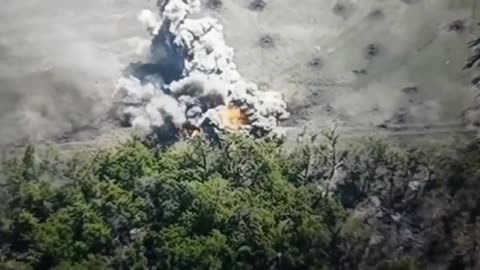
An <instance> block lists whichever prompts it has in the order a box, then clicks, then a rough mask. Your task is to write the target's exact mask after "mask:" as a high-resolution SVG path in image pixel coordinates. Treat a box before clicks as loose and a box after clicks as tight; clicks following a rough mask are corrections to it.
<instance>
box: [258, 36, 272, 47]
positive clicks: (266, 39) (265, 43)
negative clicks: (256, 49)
mask: <svg viewBox="0 0 480 270" xmlns="http://www.w3.org/2000/svg"><path fill="white" fill-rule="evenodd" d="M274 45H275V44H274V43H273V38H272V36H271V35H269V34H265V35H263V36H261V37H260V47H262V48H264V49H269V48H272V47H274Z"/></svg>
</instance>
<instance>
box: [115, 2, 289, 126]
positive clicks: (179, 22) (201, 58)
mask: <svg viewBox="0 0 480 270" xmlns="http://www.w3.org/2000/svg"><path fill="white" fill-rule="evenodd" d="M200 6H201V5H200V1H199V0H187V1H182V0H170V1H167V2H165V3H164V5H163V7H162V9H161V16H160V18H158V17H157V16H156V15H155V13H154V12H152V11H150V10H144V11H142V12H141V14H140V15H139V20H140V21H141V22H142V23H143V24H144V25H145V27H146V28H147V30H148V31H149V32H150V34H151V35H152V37H153V38H152V43H151V46H150V62H149V63H141V64H135V65H132V68H131V69H130V71H131V72H130V73H129V74H128V75H126V76H124V77H123V78H121V79H120V80H119V81H118V85H117V89H118V92H119V93H120V96H121V99H122V100H121V106H122V108H123V109H122V112H121V113H122V116H123V117H124V119H125V120H126V121H127V122H128V124H129V125H131V126H133V127H139V128H142V129H147V130H154V129H156V128H159V127H162V126H164V125H172V124H173V126H175V127H176V128H181V126H182V125H183V124H185V123H189V124H191V125H194V126H196V127H199V128H200V127H202V125H204V124H206V123H209V124H211V125H213V126H214V127H215V128H217V129H219V130H223V129H224V123H223V122H222V117H221V114H222V111H223V110H225V109H226V107H228V106H230V105H234V106H236V107H237V108H240V110H241V111H242V112H243V113H244V114H245V116H246V117H247V118H248V125H244V126H242V131H244V132H247V133H250V132H253V131H254V130H255V131H256V132H259V131H261V133H262V134H266V133H268V132H270V131H272V130H273V129H274V128H275V127H276V126H277V125H278V121H279V120H282V119H286V118H288V116H289V113H288V112H287V105H286V103H285V101H284V100H283V98H282V96H281V94H279V93H277V92H274V91H261V90H259V89H258V87H257V85H256V84H254V83H251V82H248V81H246V80H245V79H243V78H242V76H241V75H240V73H239V72H238V70H237V66H236V65H235V63H234V50H233V49H232V48H231V47H229V46H228V45H227V44H226V42H225V39H224V34H223V27H222V26H221V25H220V24H219V23H218V21H217V20H216V19H214V18H212V17H203V18H199V19H194V18H191V15H192V14H194V13H198V12H199V11H200ZM167 122H168V123H167Z"/></svg>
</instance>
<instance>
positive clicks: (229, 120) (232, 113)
mask: <svg viewBox="0 0 480 270" xmlns="http://www.w3.org/2000/svg"><path fill="white" fill-rule="evenodd" d="M222 123H223V124H224V127H225V128H226V129H228V130H239V129H241V128H244V127H245V126H246V125H247V124H248V117H247V116H246V115H245V114H244V113H243V112H242V111H241V110H240V108H238V107H235V106H228V107H227V108H225V109H224V110H222Z"/></svg>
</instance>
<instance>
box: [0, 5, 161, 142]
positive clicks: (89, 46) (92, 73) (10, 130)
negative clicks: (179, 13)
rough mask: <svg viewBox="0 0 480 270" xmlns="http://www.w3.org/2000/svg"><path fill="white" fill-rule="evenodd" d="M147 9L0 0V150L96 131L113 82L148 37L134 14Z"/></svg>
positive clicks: (110, 93)
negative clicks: (15, 145) (1, 147)
mask: <svg viewBox="0 0 480 270" xmlns="http://www.w3.org/2000/svg"><path fill="white" fill-rule="evenodd" d="M151 5H153V4H149V3H148V2H146V1H145V2H143V1H134V0H123V1H116V0H85V1H74V0H66V1H65V0H63V1H60V0H45V1H36V0H24V1H16V0H4V1H2V8H1V9H0V145H7V144H13V143H24V142H26V141H43V140H47V139H58V137H59V136H62V135H64V134H68V133H71V134H73V133H79V132H80V131H82V130H85V131H87V130H89V131H88V132H86V134H89V133H92V132H94V130H98V129H100V128H104V126H105V123H104V119H105V115H106V110H108V108H109V104H110V102H111V95H112V90H113V85H114V83H115V81H116V80H117V78H119V77H120V74H121V72H122V69H123V68H124V67H125V66H126V64H127V63H129V61H130V59H131V58H132V57H134V54H135V52H136V50H137V48H136V46H137V45H138V44H139V42H140V41H141V40H143V39H146V38H148V37H146V35H145V34H144V31H143V29H142V27H141V26H140V25H139V24H138V23H137V11H138V10H141V9H142V8H145V7H149V6H151ZM100 124H101V125H100Z"/></svg>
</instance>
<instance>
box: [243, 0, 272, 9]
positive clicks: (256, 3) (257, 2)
mask: <svg viewBox="0 0 480 270" xmlns="http://www.w3.org/2000/svg"><path fill="white" fill-rule="evenodd" d="M266 6H267V3H266V2H265V1H264V0H253V1H252V2H250V5H248V8H249V9H250V10H252V11H263V10H264V9H265V7H266Z"/></svg>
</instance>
